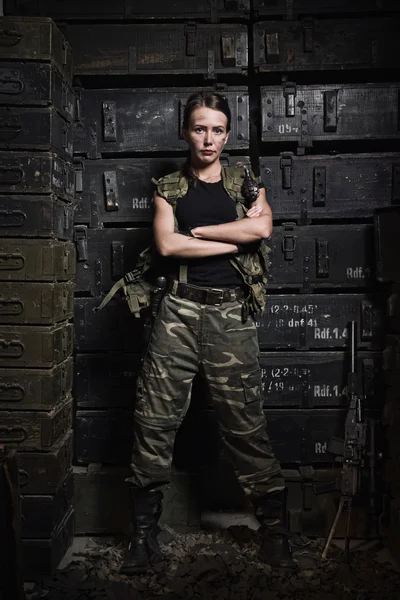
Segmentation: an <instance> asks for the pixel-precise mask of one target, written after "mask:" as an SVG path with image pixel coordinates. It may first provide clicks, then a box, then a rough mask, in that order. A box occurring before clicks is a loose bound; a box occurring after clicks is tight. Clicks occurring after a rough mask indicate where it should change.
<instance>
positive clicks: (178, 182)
mask: <svg viewBox="0 0 400 600" xmlns="http://www.w3.org/2000/svg"><path fill="white" fill-rule="evenodd" d="M151 181H152V182H153V183H154V184H155V185H156V188H157V194H158V195H159V196H161V197H162V198H165V200H166V201H167V202H169V203H170V204H175V203H176V200H177V199H178V198H182V197H183V196H185V195H186V194H187V192H188V189H189V184H188V182H187V179H186V177H184V176H183V175H182V174H181V172H180V171H175V173H171V174H170V175H166V176H165V177H161V178H160V179H154V178H153V179H152V180H151Z"/></svg>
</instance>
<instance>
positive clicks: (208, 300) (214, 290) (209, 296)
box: [206, 288, 224, 306]
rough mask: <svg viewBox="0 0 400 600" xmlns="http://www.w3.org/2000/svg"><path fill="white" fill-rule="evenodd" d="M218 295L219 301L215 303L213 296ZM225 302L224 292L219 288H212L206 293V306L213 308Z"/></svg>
mask: <svg viewBox="0 0 400 600" xmlns="http://www.w3.org/2000/svg"><path fill="white" fill-rule="evenodd" d="M215 295H217V301H216V302H215V301H214V299H213V296H215ZM223 301H224V290H219V289H218V288H211V289H210V290H207V292H206V304H212V305H213V306H221V304H222V303H223Z"/></svg>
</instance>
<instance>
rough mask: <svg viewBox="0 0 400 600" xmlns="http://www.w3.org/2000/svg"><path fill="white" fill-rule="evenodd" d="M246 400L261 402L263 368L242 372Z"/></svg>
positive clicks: (247, 402)
mask: <svg viewBox="0 0 400 600" xmlns="http://www.w3.org/2000/svg"><path fill="white" fill-rule="evenodd" d="M240 377H241V379H242V385H243V391H244V402H245V404H246V405H247V404H251V403H253V402H256V401H257V400H258V401H260V402H261V370H260V369H255V370H254V371H250V373H242V374H241V376H240Z"/></svg>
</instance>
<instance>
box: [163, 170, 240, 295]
mask: <svg viewBox="0 0 400 600" xmlns="http://www.w3.org/2000/svg"><path fill="white" fill-rule="evenodd" d="M175 215H176V218H177V221H178V225H179V229H180V230H181V231H184V230H187V229H193V228H194V227H201V226H202V225H219V224H221V223H228V222H232V221H235V220H236V216H237V215H236V206H235V202H234V201H233V200H232V199H231V198H230V197H229V195H228V194H227V192H226V191H225V189H224V187H223V185H222V181H218V182H217V183H206V182H205V181H201V180H200V179H198V180H197V181H196V185H191V186H190V187H189V191H188V193H187V194H186V196H184V197H183V198H179V199H178V201H177V205H176V212H175ZM229 258H230V256H229V254H224V255H222V256H209V257H207V258H190V259H188V261H187V264H188V278H187V280H188V283H191V284H192V285H199V286H205V287H217V288H220V287H236V286H240V285H242V283H243V280H242V278H241V276H240V274H239V272H238V271H237V269H235V267H234V266H233V265H232V264H231V263H230V261H229ZM178 274H179V259H176V260H174V261H173V263H172V264H171V271H170V275H171V276H173V277H174V278H175V279H178Z"/></svg>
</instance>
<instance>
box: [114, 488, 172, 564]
mask: <svg viewBox="0 0 400 600" xmlns="http://www.w3.org/2000/svg"><path fill="white" fill-rule="evenodd" d="M129 489H130V493H131V498H132V524H133V533H132V535H131V540H130V543H129V547H128V552H127V554H126V557H125V560H124V562H123V564H122V567H121V568H120V570H119V572H120V573H121V574H122V575H134V574H135V573H143V572H144V571H146V570H147V569H149V568H150V567H151V566H153V565H155V564H156V563H159V562H160V561H162V560H163V556H162V554H161V550H160V546H159V545H158V541H157V535H158V533H159V532H160V528H159V527H158V520H159V518H160V516H161V512H162V503H161V501H162V499H163V493H162V492H161V491H154V490H153V491H144V490H141V489H138V488H136V487H134V486H129Z"/></svg>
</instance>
